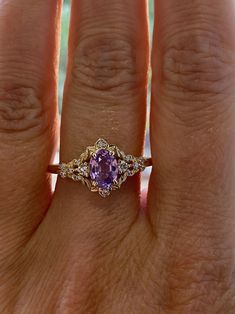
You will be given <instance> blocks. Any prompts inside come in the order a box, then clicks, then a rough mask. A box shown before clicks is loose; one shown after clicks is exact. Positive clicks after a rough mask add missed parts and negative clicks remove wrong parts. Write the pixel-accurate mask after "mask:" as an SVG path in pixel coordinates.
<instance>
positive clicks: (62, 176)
mask: <svg viewBox="0 0 235 314" xmlns="http://www.w3.org/2000/svg"><path fill="white" fill-rule="evenodd" d="M60 176H61V178H63V179H64V178H66V172H64V171H61V172H60Z"/></svg>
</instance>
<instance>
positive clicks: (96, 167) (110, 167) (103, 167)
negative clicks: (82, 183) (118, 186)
mask: <svg viewBox="0 0 235 314" xmlns="http://www.w3.org/2000/svg"><path fill="white" fill-rule="evenodd" d="M117 176H118V162H117V159H116V158H115V157H114V156H112V155H111V153H110V152H109V151H108V150H106V149H100V150H98V151H97V153H96V156H95V157H91V159H90V177H91V179H92V180H94V181H95V182H96V183H97V185H98V187H99V188H101V189H110V187H111V186H112V184H113V181H114V180H115V179H117Z"/></svg>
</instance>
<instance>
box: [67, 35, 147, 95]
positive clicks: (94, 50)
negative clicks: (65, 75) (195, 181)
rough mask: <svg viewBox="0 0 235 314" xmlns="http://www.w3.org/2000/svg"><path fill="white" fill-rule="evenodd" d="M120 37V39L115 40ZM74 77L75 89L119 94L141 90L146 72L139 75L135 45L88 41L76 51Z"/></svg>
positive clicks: (109, 40) (98, 39) (122, 41)
mask: <svg viewBox="0 0 235 314" xmlns="http://www.w3.org/2000/svg"><path fill="white" fill-rule="evenodd" d="M116 37H117V36H116ZM73 63H74V64H73V70H72V77H73V79H74V80H75V83H76V86H82V87H83V88H85V89H89V93H90V92H91V90H94V91H95V92H101V93H103V92H104V91H105V92H110V93H112V94H113V93H114V94H115V93H117V94H120V92H124V93H125V92H126V91H129V90H133V89H136V88H138V86H139V84H140V83H141V81H142V80H143V75H141V73H144V71H139V72H138V71H137V68H136V49H135V47H134V44H131V43H130V42H129V41H128V40H125V39H121V38H115V36H114V38H104V37H100V36H97V37H96V36H95V37H94V36H93V37H92V36H91V37H86V38H84V39H83V40H81V42H80V43H79V45H78V46H77V48H76V51H75V56H74V60H73Z"/></svg>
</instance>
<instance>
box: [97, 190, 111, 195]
mask: <svg viewBox="0 0 235 314" xmlns="http://www.w3.org/2000/svg"><path fill="white" fill-rule="evenodd" d="M99 194H100V195H101V196H102V197H107V196H109V195H110V191H109V190H101V189H100V190H99Z"/></svg>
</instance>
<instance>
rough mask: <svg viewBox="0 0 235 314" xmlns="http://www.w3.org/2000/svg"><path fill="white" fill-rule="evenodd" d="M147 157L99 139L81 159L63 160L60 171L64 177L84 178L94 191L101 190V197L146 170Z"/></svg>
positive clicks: (74, 179) (80, 179)
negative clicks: (128, 152) (131, 153)
mask: <svg viewBox="0 0 235 314" xmlns="http://www.w3.org/2000/svg"><path fill="white" fill-rule="evenodd" d="M146 160H147V159H146V158H144V157H135V156H133V155H130V154H129V155H125V153H124V152H123V151H121V150H120V149H119V148H118V147H117V146H116V145H113V144H109V143H108V142H107V141H106V140H104V139H102V138H99V139H98V140H97V141H96V143H95V144H94V146H88V147H87V148H86V150H85V151H84V152H83V153H82V154H81V155H80V157H79V158H78V159H74V160H72V161H71V162H69V163H67V164H66V163H61V164H60V165H59V170H58V173H59V175H60V176H61V177H62V178H70V179H72V180H73V181H80V182H82V183H83V184H84V185H86V186H87V187H88V188H89V190H90V191H91V192H98V193H99V195H100V196H102V197H107V196H109V195H110V194H111V192H112V191H114V190H117V189H120V187H121V185H122V184H123V183H124V182H125V181H126V179H127V178H128V177H129V176H133V175H135V174H136V173H137V172H140V171H143V170H144V169H145V167H146V166H145V162H146ZM97 169H98V170H97ZM102 171H106V172H107V173H102ZM102 180H103V181H102ZM104 180H105V181H104ZM104 182H106V183H105V184H104Z"/></svg>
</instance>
